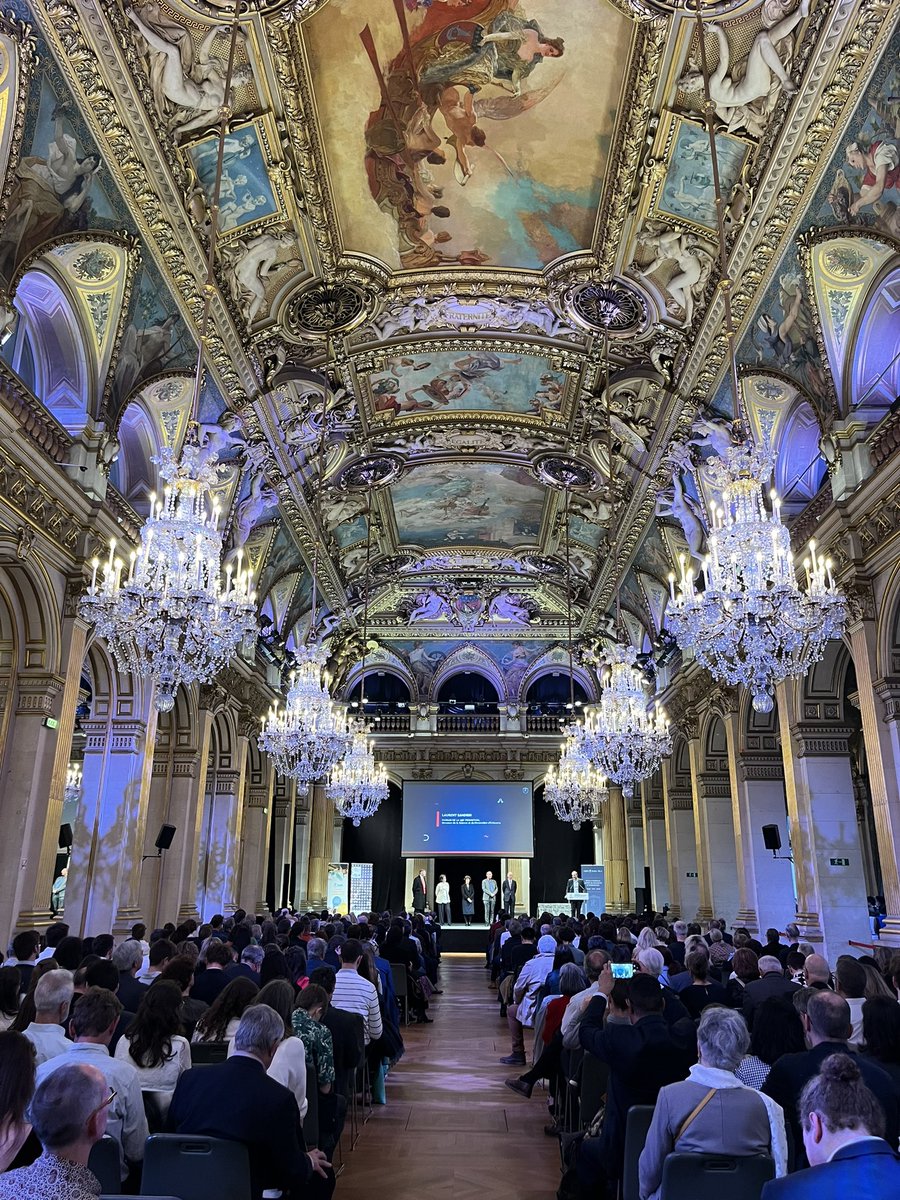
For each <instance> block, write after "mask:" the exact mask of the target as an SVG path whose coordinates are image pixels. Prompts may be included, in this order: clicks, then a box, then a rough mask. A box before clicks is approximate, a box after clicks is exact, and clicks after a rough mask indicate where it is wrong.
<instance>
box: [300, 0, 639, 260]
mask: <svg viewBox="0 0 900 1200" xmlns="http://www.w3.org/2000/svg"><path fill="white" fill-rule="evenodd" d="M632 34H633V27H632V25H631V23H630V22H629V21H628V19H627V17H625V16H623V15H622V14H621V13H619V12H617V11H616V10H615V9H614V8H613V6H612V5H611V4H607V3H606V2H605V0H599V2H598V0H568V2H567V3H566V4H564V5H561V4H557V3H553V2H552V0H526V2H525V3H522V4H520V3H518V2H517V0H460V2H459V3H436V4H424V3H423V4H404V5H399V4H398V5H394V4H393V3H392V2H391V0H335V2H334V3H332V4H331V5H330V6H328V7H327V8H325V9H323V10H322V11H321V12H320V13H319V14H317V15H316V16H315V17H314V18H313V19H311V20H310V21H308V22H307V23H306V25H305V27H304V30H303V41H304V46H305V49H306V53H307V56H308V61H309V64H310V70H311V75H312V86H313V89H314V93H315V100H316V111H317V115H318V121H319V134H320V138H321V141H322V144H323V146H324V147H325V161H326V164H327V168H328V174H329V180H330V184H331V191H332V197H333V202H334V205H335V209H336V213H337V218H338V223H339V226H340V231H341V241H342V244H343V246H344V248H345V249H346V250H348V251H352V252H354V253H357V254H365V255H369V256H371V257H373V258H376V259H378V260H380V261H381V262H384V263H385V264H387V265H388V266H389V267H390V268H392V269H395V268H399V267H402V268H406V269H412V268H422V267H436V266H443V265H445V264H454V263H458V264H461V265H464V266H473V267H478V266H481V265H483V264H491V265H494V266H500V267H518V268H523V269H532V270H536V269H539V268H541V267H544V266H546V265H547V264H548V263H551V262H553V261H554V259H556V258H559V257H560V255H563V254H568V253H571V252H572V251H576V250H580V249H583V248H585V247H588V246H590V244H591V241H592V238H593V232H594V224H595V220H596V212H597V206H598V204H599V201H600V194H601V190H602V187H603V181H604V178H605V176H606V170H607V166H608V162H609V144H610V139H611V135H612V130H613V127H614V124H615V119H616V112H617V109H618V105H619V93H620V91H621V88H622V83H623V79H624V74H625V69H626V65H627V62H628V56H629V51H630V45H631V41H632ZM587 96H590V109H591V114H592V119H591V120H589V121H584V122H573V121H572V120H571V113H572V109H573V106H576V105H577V106H580V105H581V104H582V103H583V101H584V99H585V97H587ZM348 97H353V100H352V102H350V103H348Z"/></svg>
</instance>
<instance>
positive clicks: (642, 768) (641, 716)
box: [584, 642, 672, 800]
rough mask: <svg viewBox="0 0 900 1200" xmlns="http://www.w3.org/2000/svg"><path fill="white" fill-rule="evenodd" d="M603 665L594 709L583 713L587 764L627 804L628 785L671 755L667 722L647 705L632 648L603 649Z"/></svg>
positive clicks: (631, 787) (630, 790)
mask: <svg viewBox="0 0 900 1200" xmlns="http://www.w3.org/2000/svg"><path fill="white" fill-rule="evenodd" d="M603 661H604V662H605V665H606V667H607V670H608V672H609V673H608V676H607V678H606V680H605V683H604V687H603V692H602V694H601V696H600V702H599V704H595V705H591V707H590V708H588V709H587V710H586V712H585V722H584V740H585V745H586V749H587V754H588V756H589V758H590V760H591V761H592V762H593V763H595V764H596V766H597V767H598V768H599V769H600V770H601V771H602V772H603V773H604V774H605V775H606V776H607V778H608V779H610V780H611V781H612V782H613V783H617V784H619V786H620V787H621V789H622V793H623V795H624V796H625V798H626V799H629V800H630V799H631V797H632V796H633V795H634V785H635V784H636V783H639V782H640V781H641V780H642V779H647V778H648V776H650V775H652V774H653V772H654V771H655V770H656V769H657V767H658V766H659V764H660V760H661V759H663V758H664V757H665V756H666V755H667V754H671V752H672V737H671V734H670V733H669V721H668V718H667V717H666V714H665V712H664V711H663V710H662V709H661V708H659V707H658V706H655V705H650V706H648V704H647V692H646V690H645V688H644V681H643V675H642V672H641V670H640V668H639V667H638V666H637V651H636V650H635V649H634V647H633V646H628V645H624V644H623V643H621V642H617V643H616V644H615V645H614V646H612V647H611V648H609V649H607V650H604V652H603Z"/></svg>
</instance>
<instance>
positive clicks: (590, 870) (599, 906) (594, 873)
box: [581, 863, 606, 917]
mask: <svg viewBox="0 0 900 1200" xmlns="http://www.w3.org/2000/svg"><path fill="white" fill-rule="evenodd" d="M581 878H582V879H583V880H584V883H585V887H586V888H587V890H588V894H587V901H586V903H585V905H584V908H583V909H582V910H581V911H582V912H583V913H584V915H585V916H587V914H588V913H593V914H594V916H597V917H599V916H600V914H601V913H602V912H603V911H604V909H605V908H606V882H605V880H604V877H603V867H602V866H600V865H599V864H598V863H582V864H581Z"/></svg>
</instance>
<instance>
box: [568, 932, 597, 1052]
mask: <svg viewBox="0 0 900 1200" xmlns="http://www.w3.org/2000/svg"><path fill="white" fill-rule="evenodd" d="M608 962H609V955H608V954H607V953H606V951H605V950H589V951H588V952H587V954H586V956H585V959H584V969H585V971H586V972H587V977H588V986H587V987H586V988H585V989H584V991H583V992H577V993H576V994H575V995H574V996H573V997H572V999H571V1000H570V1001H569V1003H568V1004H567V1005H566V1011H565V1012H564V1013H563V1019H562V1029H561V1032H562V1039H563V1048H564V1049H566V1050H578V1049H580V1048H581V1042H580V1041H579V1038H578V1027H579V1026H580V1025H581V1018H582V1017H583V1016H584V1014H585V1013H586V1012H587V1007H588V1005H589V1004H590V1002H591V1001H592V1000H593V998H594V997H595V996H597V995H599V994H600V983H599V980H600V973H601V971H602V970H603V968H604V967H605V966H606V964H607V963H608Z"/></svg>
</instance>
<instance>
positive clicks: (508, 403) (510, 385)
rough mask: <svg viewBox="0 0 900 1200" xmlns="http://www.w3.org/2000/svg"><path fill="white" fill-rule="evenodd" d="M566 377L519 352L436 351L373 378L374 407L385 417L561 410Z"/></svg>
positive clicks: (406, 360)
mask: <svg viewBox="0 0 900 1200" xmlns="http://www.w3.org/2000/svg"><path fill="white" fill-rule="evenodd" d="M565 384H566V377H565V375H564V374H562V372H560V371H554V370H553V369H552V368H551V367H550V364H549V363H548V361H547V360H546V359H539V358H533V357H528V356H525V355H515V354H496V353H493V352H491V351H490V350H489V349H488V348H485V349H484V350H483V351H481V352H479V353H468V354H453V353H445V352H441V351H438V352H436V353H434V354H428V355H425V354H416V355H412V356H410V357H403V358H399V357H398V358H395V359H392V360H391V362H390V365H389V366H388V367H387V369H386V370H384V371H381V372H377V373H373V374H372V375H370V376H369V380H368V387H369V393H370V396H371V403H372V411H373V413H374V415H376V416H381V417H403V416H405V415H407V414H413V413H432V412H433V413H440V412H504V413H521V414H523V415H528V416H538V417H540V416H543V415H544V413H559V412H560V409H561V407H562V401H563V395H564V392H565Z"/></svg>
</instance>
